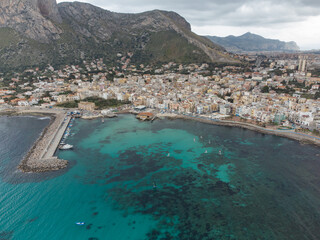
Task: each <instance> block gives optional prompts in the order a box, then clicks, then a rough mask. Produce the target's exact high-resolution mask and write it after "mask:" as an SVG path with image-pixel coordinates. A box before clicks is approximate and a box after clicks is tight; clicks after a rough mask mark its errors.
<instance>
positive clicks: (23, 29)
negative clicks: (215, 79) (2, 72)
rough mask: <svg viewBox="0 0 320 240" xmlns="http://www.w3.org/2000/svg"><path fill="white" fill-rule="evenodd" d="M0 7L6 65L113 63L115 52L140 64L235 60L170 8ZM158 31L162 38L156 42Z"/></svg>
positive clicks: (47, 1) (36, 3)
mask: <svg viewBox="0 0 320 240" xmlns="http://www.w3.org/2000/svg"><path fill="white" fill-rule="evenodd" d="M0 7H1V12H0V34H1V36H5V37H4V38H3V39H0V53H1V55H0V64H1V65H4V66H8V67H10V66H12V67H28V66H35V65H39V64H64V63H71V62H72V61H81V60H83V59H86V58H94V57H105V58H106V60H107V61H110V62H113V61H116V59H115V57H114V56H115V55H116V54H117V53H118V52H120V53H123V54H127V53H128V52H131V53H133V55H135V57H133V59H135V60H136V61H137V62H138V61H139V57H140V58H141V61H145V62H156V61H159V59H161V61H174V60H177V62H191V61H195V62H236V61H235V60H234V59H232V58H231V57H230V56H229V55H228V53H227V52H226V51H225V49H224V48H223V47H221V46H219V45H216V44H214V43H212V42H211V41H208V40H207V39H206V38H204V37H201V36H198V35H196V34H195V33H193V32H192V31H191V26H190V24H189V23H188V22H187V21H186V20H185V19H184V18H183V17H182V16H180V15H179V14H177V13H175V12H168V11H162V10H153V11H148V12H143V13H137V14H128V13H115V12H111V11H108V10H105V9H102V8H99V7H96V6H94V5H91V4H89V3H81V2H62V3H59V4H57V3H56V0H25V1H11V0H3V1H1V2H0ZM157 35H159V36H160V39H162V38H163V39H164V40H166V41H162V42H159V41H158V40H157V37H156V36H157ZM168 37H170V38H168ZM156 41H157V42H158V43H157V44H154V42H156ZM179 42H180V43H181V44H179ZM151 46H152V47H151ZM161 49H163V50H164V52H166V55H165V54H164V53H162V52H161V51H160V50H161ZM177 49H178V50H177ZM172 52H175V53H174V54H172ZM175 54H176V58H175Z"/></svg>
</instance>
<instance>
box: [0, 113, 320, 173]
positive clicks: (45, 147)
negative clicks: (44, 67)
mask: <svg viewBox="0 0 320 240" xmlns="http://www.w3.org/2000/svg"><path fill="white" fill-rule="evenodd" d="M118 114H121V115H122V114H133V115H135V113H134V112H132V111H122V112H119V113H118ZM0 116H9V117H10V116H40V117H49V118H50V122H49V124H48V126H46V127H45V128H44V129H43V131H42V132H41V134H40V136H39V137H38V138H37V140H36V141H35V142H34V143H33V145H32V146H31V148H30V149H29V150H28V152H27V153H26V155H25V156H24V157H23V159H22V160H21V162H20V163H19V165H18V166H17V168H18V169H19V170H21V171H22V172H26V173H27V172H28V173H30V172H33V173H35V172H48V171H57V170H60V169H63V168H66V167H67V166H68V161H67V160H63V159H58V157H56V156H54V154H55V152H56V149H57V147H58V145H59V143H60V140H61V138H62V136H63V134H64V132H65V130H66V128H67V126H68V124H69V122H70V119H71V118H70V117H66V113H65V112H64V111H61V110H55V109H53V110H46V109H18V110H15V111H8V112H0ZM155 116H156V118H159V119H164V118H166V119H173V120H174V119H182V120H191V121H197V122H201V123H206V124H212V125H219V126H226V127H238V128H244V129H248V130H251V131H255V132H259V133H263V134H269V135H275V136H279V137H285V138H289V139H292V140H295V141H298V142H299V143H300V144H312V145H315V146H318V147H320V138H317V137H314V136H311V135H307V134H303V133H297V132H292V131H286V130H274V129H268V128H264V127H260V126H257V125H254V124H251V123H245V122H238V121H230V120H211V119H205V118H200V117H193V116H187V115H180V114H171V113H163V114H161V113H158V114H155Z"/></svg>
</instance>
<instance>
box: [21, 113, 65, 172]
mask: <svg viewBox="0 0 320 240" xmlns="http://www.w3.org/2000/svg"><path fill="white" fill-rule="evenodd" d="M28 113H35V114H42V115H50V116H51V121H50V123H49V125H48V126H47V127H46V128H45V129H44V131H43V132H42V134H41V136H40V137H39V138H38V140H37V141H36V142H35V143H34V145H33V147H32V148H31V149H30V151H29V152H28V154H27V155H26V156H25V158H24V159H23V160H22V161H21V163H20V165H19V169H20V170H22V171H23V172H46V171H54V170H59V169H62V168H65V167H67V165H68V161H66V160H62V159H58V158H57V157H56V156H54V154H55V152H56V149H57V148H58V146H59V144H60V140H61V138H62V137H63V134H64V132H65V131H66V128H67V127H68V125H69V122H70V120H71V117H69V116H67V114H66V113H65V112H64V111H55V110H51V111H48V110H28V111H23V114H28Z"/></svg>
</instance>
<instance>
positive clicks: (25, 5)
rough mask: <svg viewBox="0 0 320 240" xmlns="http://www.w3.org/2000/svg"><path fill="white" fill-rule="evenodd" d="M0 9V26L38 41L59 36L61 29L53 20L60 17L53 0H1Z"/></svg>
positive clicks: (45, 40) (58, 20) (60, 20)
mask: <svg viewBox="0 0 320 240" xmlns="http://www.w3.org/2000/svg"><path fill="white" fill-rule="evenodd" d="M0 9H1V11H0V27H9V28H12V29H14V30H16V31H17V32H19V33H20V34H21V35H23V36H25V37H27V38H31V39H34V40H37V41H39V42H49V41H51V40H54V39H58V38H59V33H61V30H60V29H59V28H58V27H56V26H55V25H54V23H53V21H55V22H62V19H61V16H60V14H59V11H58V7H57V3H56V1H55V0H26V1H17V0H1V1H0Z"/></svg>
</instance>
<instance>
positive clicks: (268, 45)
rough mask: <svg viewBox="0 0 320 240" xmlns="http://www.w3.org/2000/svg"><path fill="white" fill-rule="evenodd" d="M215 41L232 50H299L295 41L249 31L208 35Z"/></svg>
mask: <svg viewBox="0 0 320 240" xmlns="http://www.w3.org/2000/svg"><path fill="white" fill-rule="evenodd" d="M206 37H207V38H208V39H210V40H211V41H212V42H213V43H216V44H219V45H221V46H223V47H224V48H225V49H226V50H228V51H231V52H251V51H256V52H263V51H267V52H268V51H284V52H291V51H299V50H300V48H299V46H298V45H297V44H296V42H294V41H290V42H284V41H280V40H277V39H268V38H264V37H262V36H260V35H257V34H253V33H251V32H247V33H245V34H243V35H241V36H234V35H229V36H227V37H217V36H206Z"/></svg>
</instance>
